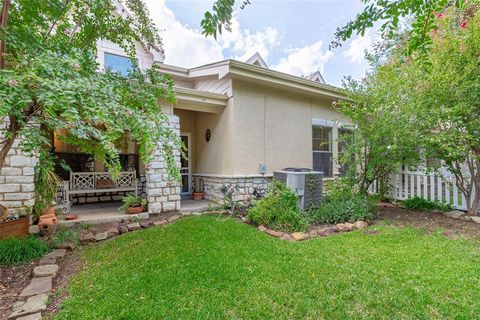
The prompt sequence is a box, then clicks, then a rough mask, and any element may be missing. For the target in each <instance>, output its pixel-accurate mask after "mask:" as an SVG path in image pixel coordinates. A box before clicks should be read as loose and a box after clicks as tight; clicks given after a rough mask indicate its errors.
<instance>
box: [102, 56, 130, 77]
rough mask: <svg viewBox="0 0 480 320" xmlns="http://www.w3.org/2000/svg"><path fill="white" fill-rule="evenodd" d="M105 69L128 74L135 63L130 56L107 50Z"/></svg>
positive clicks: (124, 74)
mask: <svg viewBox="0 0 480 320" xmlns="http://www.w3.org/2000/svg"><path fill="white" fill-rule="evenodd" d="M105 69H106V70H111V71H114V72H118V73H120V74H121V75H123V76H128V74H129V73H130V72H131V71H132V70H133V64H132V61H131V60H130V58H129V57H124V56H119V55H116V54H112V53H108V52H105Z"/></svg>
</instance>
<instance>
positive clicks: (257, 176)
mask: <svg viewBox="0 0 480 320" xmlns="http://www.w3.org/2000/svg"><path fill="white" fill-rule="evenodd" d="M193 176H194V177H210V178H232V179H237V178H272V177H273V174H265V175H263V176H262V175H261V174H233V175H229V174H211V173H207V174H202V173H194V174H193Z"/></svg>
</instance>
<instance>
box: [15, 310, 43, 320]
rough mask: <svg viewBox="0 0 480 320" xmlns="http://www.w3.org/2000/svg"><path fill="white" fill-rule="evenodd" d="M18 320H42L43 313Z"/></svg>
mask: <svg viewBox="0 0 480 320" xmlns="http://www.w3.org/2000/svg"><path fill="white" fill-rule="evenodd" d="M17 320H42V313H41V312H38V313H35V314H30V315H28V316H25V317H21V318H17Z"/></svg>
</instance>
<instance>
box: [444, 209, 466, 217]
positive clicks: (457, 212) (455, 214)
mask: <svg viewBox="0 0 480 320" xmlns="http://www.w3.org/2000/svg"><path fill="white" fill-rule="evenodd" d="M443 215H444V216H446V217H449V218H452V219H460V218H461V217H463V216H464V215H466V212H463V211H460V210H453V211H450V212H444V213H443Z"/></svg>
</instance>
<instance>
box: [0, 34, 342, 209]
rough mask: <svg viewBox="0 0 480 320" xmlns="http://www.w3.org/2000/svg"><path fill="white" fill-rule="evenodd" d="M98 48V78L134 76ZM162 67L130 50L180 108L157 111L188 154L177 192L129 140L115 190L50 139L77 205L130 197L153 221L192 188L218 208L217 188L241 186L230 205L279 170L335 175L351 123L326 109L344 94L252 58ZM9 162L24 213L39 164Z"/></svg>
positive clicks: (158, 60) (123, 61)
mask: <svg viewBox="0 0 480 320" xmlns="http://www.w3.org/2000/svg"><path fill="white" fill-rule="evenodd" d="M98 49H99V50H98V56H97V61H98V63H99V65H100V68H101V69H106V68H110V69H112V70H114V71H117V72H120V73H126V72H128V70H129V68H131V67H132V63H131V61H130V60H129V58H128V57H127V55H126V54H125V53H124V52H123V50H122V49H121V48H120V47H119V46H118V45H116V44H114V43H111V42H109V41H100V42H99V43H98ZM164 58H165V55H164V53H163V51H162V50H160V49H157V48H155V49H152V50H147V49H145V48H142V47H141V46H138V47H137V59H138V61H137V63H138V66H139V67H140V68H141V69H143V70H144V69H147V68H149V67H150V66H152V65H153V64H157V65H158V66H159V67H160V70H161V71H162V72H164V73H167V74H169V75H171V77H172V78H173V80H174V82H175V88H176V92H177V103H176V104H175V105H169V104H165V103H161V106H162V111H163V112H164V113H166V114H167V115H168V117H169V121H170V123H169V125H170V126H171V128H172V129H173V130H175V132H177V134H178V135H179V136H180V137H181V139H182V141H183V142H184V144H185V146H186V148H187V150H186V153H185V157H182V156H180V153H179V152H178V153H177V155H176V156H177V157H178V159H177V160H178V164H179V166H180V167H181V174H182V181H181V183H171V182H168V181H167V179H166V174H165V173H166V170H165V162H164V161H163V159H162V157H161V155H160V154H157V155H155V158H154V159H155V160H154V161H153V163H150V164H148V165H147V166H145V165H144V164H142V163H141V162H140V160H139V156H138V148H137V146H136V144H135V141H130V139H129V138H128V136H126V137H125V141H123V143H121V145H122V146H121V150H122V151H121V159H120V160H121V163H122V167H123V171H124V175H123V176H122V179H123V180H122V184H118V185H117V186H116V187H115V188H113V187H112V188H110V187H109V186H107V187H106V188H103V187H102V188H100V187H99V183H98V181H100V180H108V178H107V177H108V173H105V167H104V166H103V164H102V163H100V162H99V161H96V160H95V159H93V158H92V157H91V156H90V155H87V154H81V153H79V152H78V150H77V149H76V148H74V147H73V146H69V145H66V144H64V143H62V142H61V141H59V140H58V139H55V152H56V153H57V156H58V158H59V159H63V160H65V161H66V162H67V163H69V164H70V166H71V167H72V169H73V171H74V173H73V174H72V173H68V172H64V171H62V169H60V168H59V174H60V175H61V176H62V178H63V179H65V180H68V181H69V182H68V183H65V188H66V189H68V191H69V197H70V198H71V199H72V201H73V202H74V203H93V202H101V201H113V200H120V199H121V198H122V197H123V196H124V195H125V194H126V193H128V192H132V191H135V190H137V191H138V192H139V193H141V194H145V195H146V196H147V198H148V201H149V211H150V212H152V213H158V212H163V211H169V210H178V209H180V206H181V199H182V196H188V195H190V194H191V193H192V191H193V190H194V189H195V187H196V188H197V189H198V188H201V189H202V191H204V193H205V198H206V199H209V200H213V201H220V200H221V199H222V198H223V194H222V192H221V191H220V189H221V188H222V186H224V185H232V184H233V185H236V186H238V189H237V192H236V194H235V199H236V200H242V199H245V198H246V197H247V196H249V195H250V194H251V193H252V192H253V188H257V189H265V188H266V187H267V184H268V182H269V181H270V180H271V178H272V173H273V171H274V170H278V169H283V168H286V167H303V168H313V169H315V170H319V171H322V172H324V175H325V176H327V177H332V176H335V175H338V174H340V173H341V168H340V167H339V165H338V163H337V162H336V161H335V159H336V158H338V156H339V154H341V151H342V150H341V146H339V144H338V139H339V137H340V136H341V135H342V134H344V133H346V132H348V130H349V129H348V125H346V124H348V123H349V121H348V119H346V118H345V117H343V116H342V115H341V114H340V113H338V112H337V111H336V110H335V109H334V108H333V106H332V104H333V103H334V102H335V101H337V100H339V99H342V98H343V95H342V92H341V90H340V89H338V88H336V87H334V86H330V85H328V84H326V83H325V81H324V79H323V77H322V75H321V73H320V72H318V71H317V72H314V73H313V74H311V75H310V76H308V77H305V78H304V77H297V76H294V75H290V74H286V73H282V72H278V71H275V70H271V69H269V68H268V66H267V64H266V63H265V61H264V59H263V58H262V57H261V56H260V54H258V53H256V54H255V55H253V56H252V57H251V58H250V59H248V60H247V61H246V62H241V61H236V60H223V61H218V62H215V63H210V64H207V65H202V66H198V67H195V68H190V69H187V68H182V67H178V66H172V65H168V64H165V63H164ZM59 134H61V132H56V133H55V135H59ZM14 152H17V153H19V152H20V151H17V150H16V149H14ZM16 157H22V158H21V159H20V158H19V161H20V162H21V161H23V162H24V163H19V165H21V166H20V167H18V166H17V164H15V163H12V162H9V163H7V165H6V166H5V168H4V170H2V175H3V176H0V178H2V180H3V181H7V180H6V179H8V176H5V174H4V173H6V174H7V175H8V174H10V173H12V172H14V173H15V175H16V176H17V177H18V176H22V175H24V174H25V173H26V174H28V177H29V178H25V181H26V180H28V183H27V181H26V182H25V183H26V185H25V188H26V189H25V190H29V191H28V197H26V199H22V200H18V201H17V202H15V203H10V204H7V205H9V206H10V207H20V206H31V205H32V204H33V190H32V188H33V187H32V183H33V178H32V177H31V176H32V175H33V166H34V165H35V163H36V159H30V160H28V161H27V159H24V158H23V156H21V155H16ZM7 160H8V159H7ZM8 161H10V160H8ZM22 170H23V171H22ZM12 174H13V173H12ZM17 180H18V179H17ZM195 183H196V184H197V185H196V186H195ZM2 188H3V190H2V189H0V199H2V200H7V199H13V198H17V199H19V197H20V196H19V195H18V194H22V193H25V192H27V191H25V192H24V191H23V187H22V186H21V185H19V186H8V188H6V187H5V186H2Z"/></svg>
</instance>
